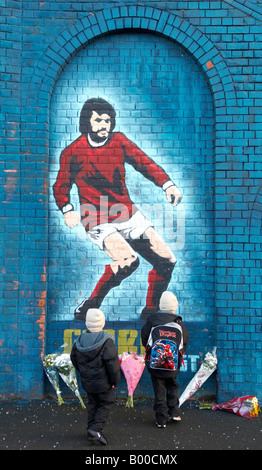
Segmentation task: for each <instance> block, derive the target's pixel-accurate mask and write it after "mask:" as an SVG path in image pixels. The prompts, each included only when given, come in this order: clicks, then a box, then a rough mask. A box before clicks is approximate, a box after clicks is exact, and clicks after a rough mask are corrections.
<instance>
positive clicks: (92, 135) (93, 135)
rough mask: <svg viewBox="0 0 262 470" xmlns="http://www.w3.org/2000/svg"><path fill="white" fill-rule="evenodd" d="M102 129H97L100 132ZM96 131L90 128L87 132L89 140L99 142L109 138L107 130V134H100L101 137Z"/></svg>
mask: <svg viewBox="0 0 262 470" xmlns="http://www.w3.org/2000/svg"><path fill="white" fill-rule="evenodd" d="M102 130H103V129H101V130H100V131H98V132H101V131H102ZM98 132H93V131H92V130H91V129H90V131H89V132H88V134H89V136H90V138H91V140H92V141H93V142H96V143H97V144H101V143H102V142H104V141H105V140H107V139H108V138H109V136H110V132H109V133H108V135H107V136H102V137H100V136H99V135H98Z"/></svg>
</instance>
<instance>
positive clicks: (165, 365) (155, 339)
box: [146, 322, 184, 371]
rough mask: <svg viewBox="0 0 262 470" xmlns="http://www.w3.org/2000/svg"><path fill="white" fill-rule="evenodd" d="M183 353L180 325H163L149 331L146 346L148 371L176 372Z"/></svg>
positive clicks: (173, 323)
mask: <svg viewBox="0 0 262 470" xmlns="http://www.w3.org/2000/svg"><path fill="white" fill-rule="evenodd" d="M183 353H184V341H183V328H182V326H181V324H180V323H177V322H172V323H165V324H164V325H157V326H154V327H153V328H152V329H151V331H150V334H149V338H148V342H147V345H146V361H147V366H148V368H149V369H155V370H156V369H157V370H168V371H178V370H179V369H180V365H181V362H183Z"/></svg>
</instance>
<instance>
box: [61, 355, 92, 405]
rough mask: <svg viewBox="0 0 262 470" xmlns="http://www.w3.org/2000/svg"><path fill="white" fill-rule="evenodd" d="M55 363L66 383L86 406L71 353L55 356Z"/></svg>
mask: <svg viewBox="0 0 262 470" xmlns="http://www.w3.org/2000/svg"><path fill="white" fill-rule="evenodd" d="M54 364H55V366H56V368H57V370H58V372H59V375H60V377H61V378H62V379H63V381H64V382H65V383H66V385H67V386H68V387H69V388H70V389H71V390H72V391H73V392H74V393H75V395H76V396H77V398H78V399H79V401H80V403H81V406H82V408H85V404H84V402H83V400H82V397H81V395H80V393H79V389H78V384H77V377H76V371H75V368H74V366H73V364H72V362H71V359H70V354H67V353H64V354H61V355H59V356H57V357H56V358H55V361H54Z"/></svg>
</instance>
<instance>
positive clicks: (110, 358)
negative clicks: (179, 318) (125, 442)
mask: <svg viewBox="0 0 262 470" xmlns="http://www.w3.org/2000/svg"><path fill="white" fill-rule="evenodd" d="M104 325H105V316H104V314H103V313H102V312H101V310H99V309H89V310H88V311H87V314H86V327H87V331H86V332H85V333H83V334H81V335H80V336H78V338H77V339H76V341H75V343H74V345H73V347H72V351H71V361H72V363H73V365H74V366H75V368H76V369H77V370H78V371H79V374H80V378H81V383H82V386H83V389H84V390H85V391H86V392H87V397H88V406H87V411H88V418H87V438H88V440H89V441H92V442H93V443H100V444H104V445H106V444H107V440H106V438H105V436H103V434H102V431H103V429H104V427H105V425H106V422H107V418H108V415H109V412H110V409H111V408H112V406H113V405H114V401H115V399H114V391H113V390H114V389H115V387H116V386H117V384H118V382H119V380H120V365H119V359H118V353H117V349H116V346H115V344H114V341H113V339H114V337H113V336H112V335H110V334H109V333H107V332H106V331H103V328H104Z"/></svg>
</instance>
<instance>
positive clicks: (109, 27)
mask: <svg viewBox="0 0 262 470" xmlns="http://www.w3.org/2000/svg"><path fill="white" fill-rule="evenodd" d="M125 30H128V31H130V30H136V31H137V30H139V31H143V32H150V33H154V34H159V35H162V36H164V37H166V38H169V39H170V40H172V41H176V42H177V43H178V44H180V45H181V46H182V47H183V48H184V49H185V50H186V51H187V53H188V54H190V55H191V56H192V57H193V58H194V59H195V60H196V61H197V62H198V63H199V65H200V66H201V68H202V70H203V72H204V73H205V75H206V76H207V79H208V83H209V86H210V89H211V92H212V96H213V102H214V109H215V113H216V114H226V112H225V107H230V106H234V105H235V104H236V94H235V89H234V84H233V81H232V77H231V75H230V72H229V70H228V68H227V66H226V63H225V61H224V59H223V57H222V56H221V54H220V52H219V50H218V49H217V48H216V46H215V45H214V44H213V43H212V41H211V40H210V39H209V38H208V37H207V36H206V35H205V34H203V33H202V32H201V31H200V30H199V29H197V28H196V27H195V26H193V25H192V24H191V23H190V22H189V21H186V20H184V19H182V18H181V17H179V16H176V15H174V14H173V13H169V12H167V11H165V10H160V9H157V8H151V7H140V6H130V7H128V6H123V7H114V8H112V9H105V10H102V11H99V12H97V13H94V14H90V15H89V16H86V17H84V18H81V20H79V21H78V22H77V23H76V24H74V25H73V26H71V27H70V28H68V29H66V30H65V31H63V32H62V33H61V34H60V36H58V37H57V38H56V39H55V41H54V42H53V43H52V44H51V45H50V46H49V47H48V49H47V50H46V52H45V54H44V56H43V57H41V62H40V63H39V65H38V67H37V68H36V70H35V73H34V76H33V78H32V82H31V86H30V92H29V93H30V95H31V96H32V92H33V93H34V96H35V97H37V96H38V98H41V103H42V105H43V106H44V105H45V106H46V109H48V104H49V98H50V96H51V94H52V90H53V87H54V86H55V83H56V80H57V78H58V76H59V75H60V73H61V71H62V70H63V69H64V67H65V66H66V64H67V63H68V62H69V61H70V59H71V57H72V56H73V55H75V54H76V53H77V51H78V50H79V49H80V48H82V47H84V46H86V45H87V44H88V43H90V42H91V41H93V40H95V39H96V38H98V37H100V36H102V35H106V34H110V33H115V32H120V31H125Z"/></svg>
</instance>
